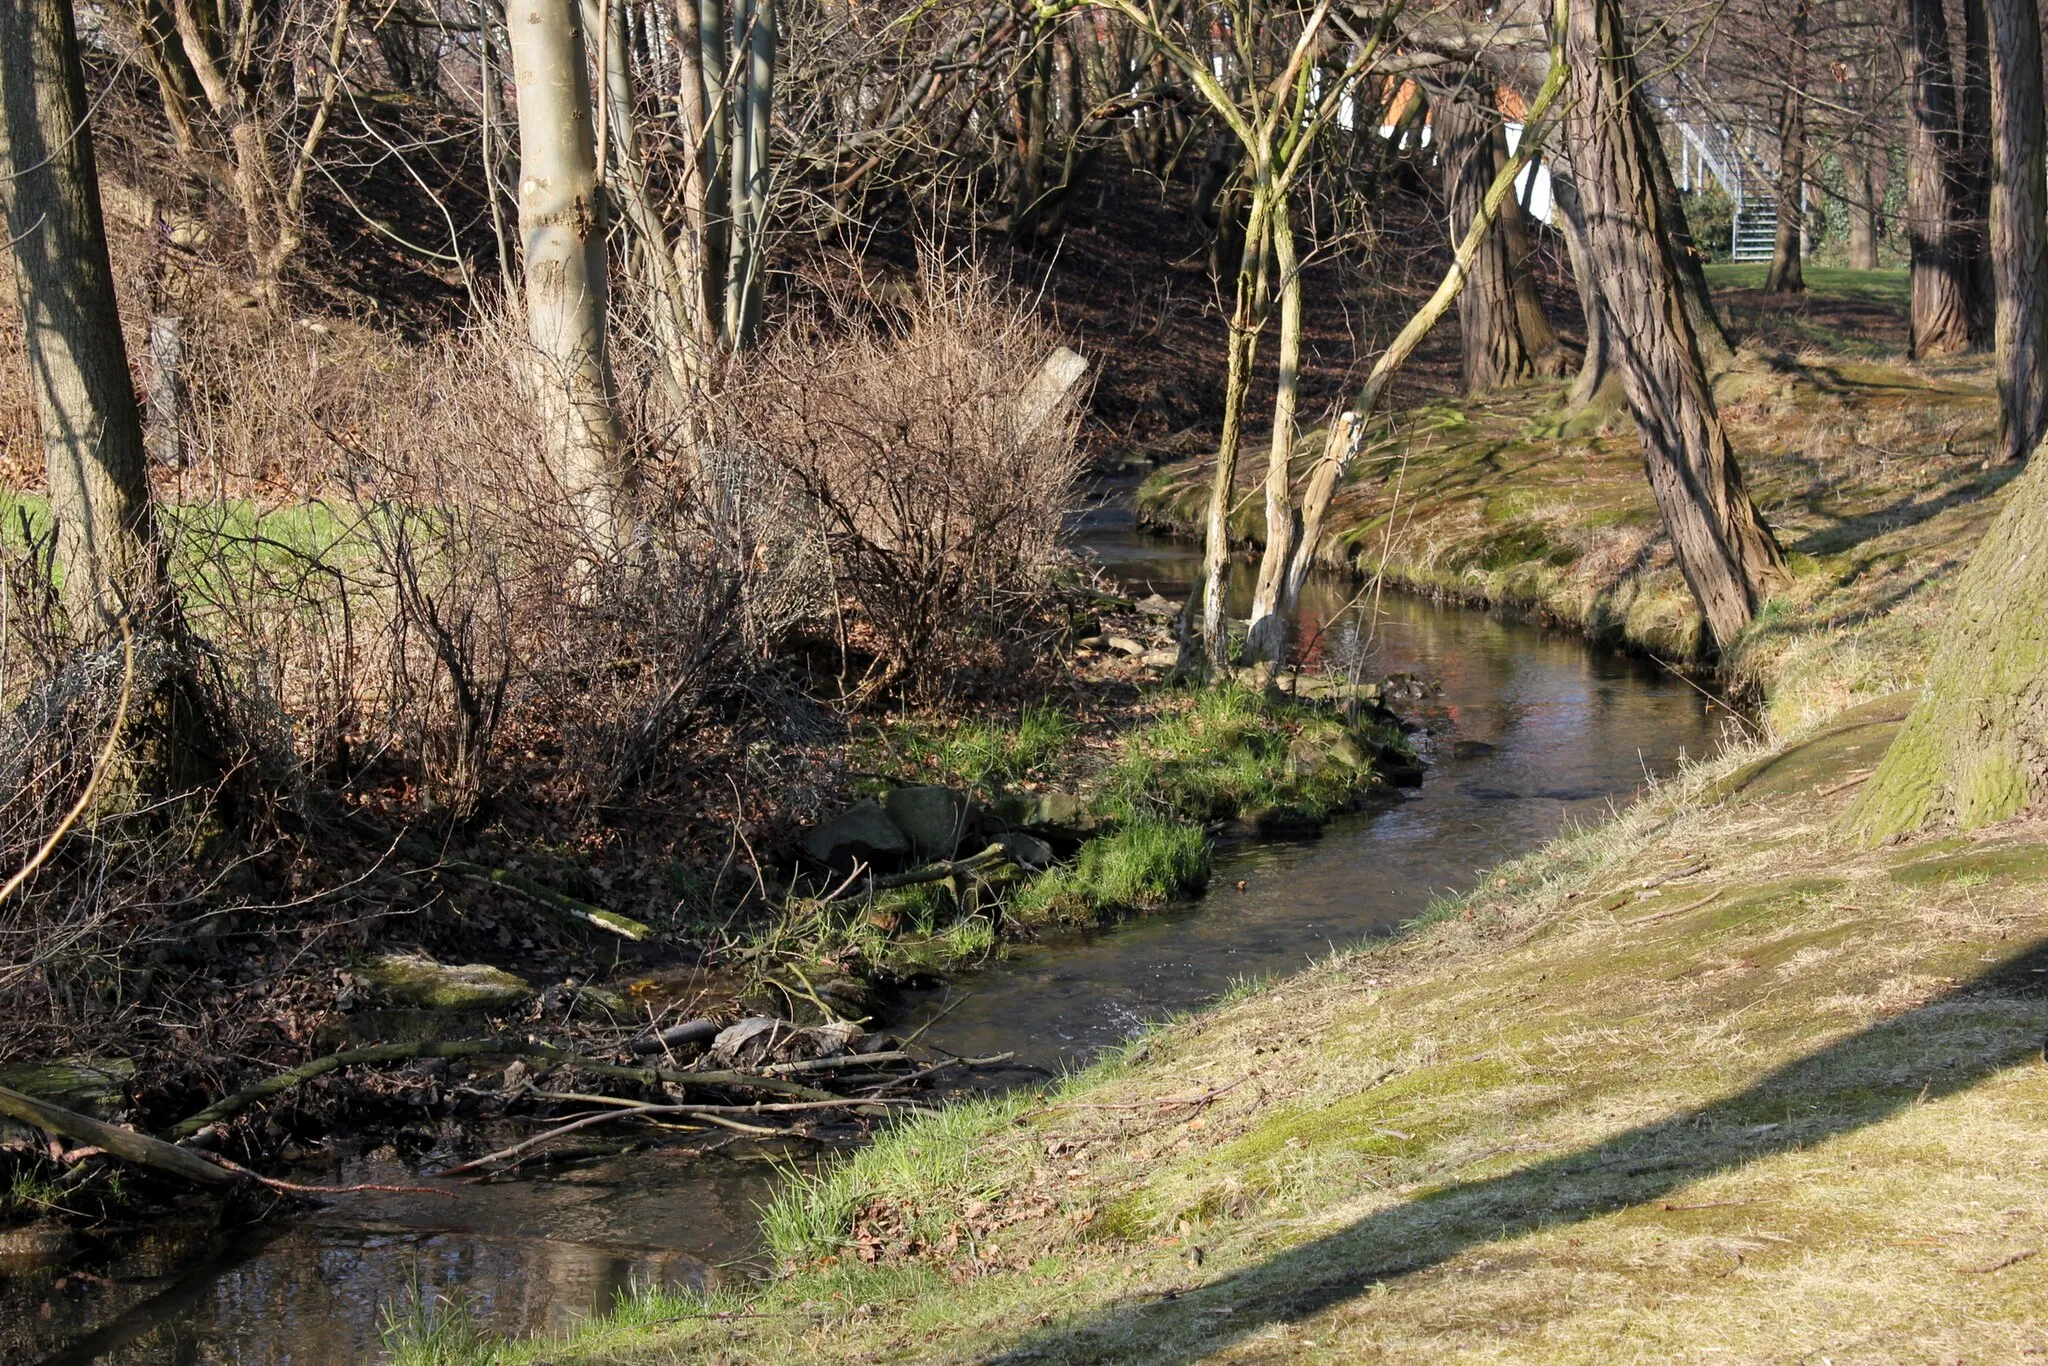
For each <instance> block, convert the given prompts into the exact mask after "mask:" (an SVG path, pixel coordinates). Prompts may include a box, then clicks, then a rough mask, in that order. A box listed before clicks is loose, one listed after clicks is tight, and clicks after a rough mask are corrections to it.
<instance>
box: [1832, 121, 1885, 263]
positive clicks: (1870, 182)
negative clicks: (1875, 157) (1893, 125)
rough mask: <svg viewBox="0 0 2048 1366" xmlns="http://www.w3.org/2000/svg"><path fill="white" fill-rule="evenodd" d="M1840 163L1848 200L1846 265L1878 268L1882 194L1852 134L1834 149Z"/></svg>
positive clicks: (1865, 157) (1867, 160)
mask: <svg viewBox="0 0 2048 1366" xmlns="http://www.w3.org/2000/svg"><path fill="white" fill-rule="evenodd" d="M1835 155H1836V157H1837V159H1839V160H1840V161H1841V163H1842V185H1843V189H1844V191H1845V197H1846V198H1847V199H1848V201H1849V268H1850V269H1851V270H1876V269H1877V228H1878V217H1879V214H1880V213H1881V212H1882V208H1883V200H1884V194H1883V192H1882V191H1880V190H1879V189H1878V186H1877V183H1876V181H1877V177H1876V176H1874V175H1873V174H1872V173H1871V166H1872V159H1871V157H1870V155H1869V154H1868V153H1867V152H1866V151H1865V150H1864V149H1863V148H1861V147H1858V146H1857V145H1856V141H1855V139H1854V138H1853V137H1849V138H1844V139H1843V140H1842V144H1841V146H1840V147H1838V148H1837V149H1836V150H1835Z"/></svg>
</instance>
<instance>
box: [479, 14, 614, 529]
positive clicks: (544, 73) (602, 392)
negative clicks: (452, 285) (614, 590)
mask: <svg viewBox="0 0 2048 1366" xmlns="http://www.w3.org/2000/svg"><path fill="white" fill-rule="evenodd" d="M506 19H507V24H506V34H507V36H508V38H509V40H510V44H511V49H512V73H513V81H514V84H515V87H516V89H517V92H518V103H519V237H520V246H521V249H522V252H523V257H524V262H523V264H524V269H525V275H526V323H527V329H528V333H529V335H530V336H531V337H532V340H533V348H534V357H533V359H534V366H535V372H536V373H535V375H534V388H535V391H536V397H537V398H538V400H539V402H540V404H541V406H542V410H543V417H544V420H545V422H546V426H547V433H548V455H549V458H550V460H551V462H552V463H553V466H554V473H555V476H556V478H558V479H560V480H561V481H562V484H563V487H564V489H565V491H566V492H567V494H568V496H569V498H570V499H571V500H572V501H573V502H574V503H575V504H576V505H577V507H578V509H579V511H580V513H581V515H582V518H583V522H584V526H585V529H586V531H587V532H588V533H589V535H590V538H591V540H592V542H593V545H592V550H593V551H594V552H595V553H597V554H600V555H609V554H612V553H614V552H616V551H617V550H618V548H619V545H618V541H619V536H618V511H619V508H618V505H619V500H620V498H621V496H622V495H623V493H624V491H625V486H626V473H627V472H626V469H625V466H624V459H625V441H624V438H623V436H622V435H621V433H620V430H619V422H618V414H617V410H616V408H615V405H614V397H613V388H612V375H611V365H610V360H609V356H608V354H607V350H606V337H605V323H606V319H605V314H606V308H607V298H606V289H605V250H604V206H603V201H602V199H601V197H600V195H599V192H598V184H597V150H596V130H595V128H594V127H593V118H592V113H591V101H590V79H589V72H588V68H587V66H586V65H585V59H584V47H583V30H582V26H581V24H580V23H579V22H578V15H577V0H533V3H531V4H524V5H518V6H514V7H513V9H512V10H511V11H510V12H509V13H508V14H507V15H506Z"/></svg>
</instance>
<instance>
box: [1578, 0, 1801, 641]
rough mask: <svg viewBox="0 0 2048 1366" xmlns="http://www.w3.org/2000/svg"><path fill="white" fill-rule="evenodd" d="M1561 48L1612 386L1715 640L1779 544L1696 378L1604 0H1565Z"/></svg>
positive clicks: (1769, 585)
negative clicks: (1613, 361)
mask: <svg viewBox="0 0 2048 1366" xmlns="http://www.w3.org/2000/svg"><path fill="white" fill-rule="evenodd" d="M1565 50H1566V54H1567V61H1568V62H1569V64H1570V73H1571V80H1572V84H1573V91H1572V98H1571V100H1570V101H1569V103H1568V105H1567V110H1568V112H1567V114H1566V129H1567V133H1568V136H1569V139H1570V144H1571V162H1572V169H1573V172H1574V173H1575V175H1576V177H1577V183H1578V190H1579V197H1580V201H1581V203H1582V205H1583V207H1584V210H1585V215H1586V224H1587V230H1588V235H1589V238H1590V243H1589V245H1590V248H1591V256H1592V262H1591V266H1592V273H1593V275H1594V277H1595V278H1596V279H1597V280H1598V281H1599V284H1600V295H1601V299H1602V300H1603V302H1605V304H1606V305H1607V309H1608V312H1609V314H1610V316H1611V317H1612V318H1613V320H1614V323H1615V331H1616V333H1617V335H1619V336H1620V337H1621V338H1623V339H1625V343H1626V344H1625V345H1624V346H1623V348H1622V355H1621V372H1622V385H1623V389H1624V391H1625V392H1626V394H1627V396H1628V404H1629V410H1630V412H1631V413H1632V415H1633V416H1634V417H1635V421H1636V426H1637V428H1638V429H1639V431H1640V432H1641V434H1642V442H1643V462H1644V465H1645V467H1646V469H1647V471H1648V474H1649V478H1650V487H1651V490H1652V492H1653V493H1654V494H1655V495H1656V498H1657V506H1658V509H1659V510H1660V511H1661V512H1662V513H1663V517H1664V526H1665V530H1666V532H1667V534H1668V535H1669V536H1670V538H1671V545H1672V549H1673V551H1674V552H1675V553H1676V555H1677V558H1678V566H1679V569H1680V571H1681V572H1682V573H1683V574H1684V575H1685V580H1686V583H1687V585H1688V586H1689V587H1691V589H1692V592H1693V596H1694V597H1695V598H1696V599H1697V600H1698V602H1699V605H1700V611H1701V614H1702V615H1703V616H1704V617H1705V619H1706V625H1707V630H1708V631H1709V632H1710V633H1711V635H1712V637H1713V639H1714V641H1715V643H1716V644H1718V645H1721V646H1724V647H1725V646H1727V645H1728V644H1729V643H1731V642H1732V641H1733V640H1734V639H1735V637H1736V636H1737V635H1738V634H1739V633H1740V632H1741V630H1742V628H1743V627H1744V626H1746V625H1748V623H1749V621H1750V619H1751V618H1752V617H1753V616H1754V615H1755V613H1756V609H1757V608H1758V607H1759V606H1760V605H1761V604H1762V602H1763V600H1764V599H1765V598H1766V597H1767V596H1768V595H1769V594H1770V592H1771V591H1772V590H1773V589H1774V588H1776V587H1777V586H1778V585H1780V584H1781V583H1782V582H1783V581H1784V579H1785V561H1784V556H1783V553H1782V552H1781V551H1780V550H1779V549H1778V545H1777V542H1776V541H1775V540H1774V539H1773V538H1772V536H1771V533H1770V530H1769V528H1767V527H1766V526H1765V525H1764V521H1763V518H1762V517H1761V516H1760V515H1758V513H1757V510H1756V507H1755V505H1754V504H1752V503H1751V502H1750V500H1749V494H1748V492H1747V491H1746V490H1745V489H1744V487H1743V483H1742V473H1741V470H1740V469H1739V468H1738V467H1737V465H1736V463H1735V454H1734V451H1733V450H1732V449H1731V447H1730V445H1729V442H1728V433H1727V431H1726V429H1725V428H1724V427H1723V426H1722V423H1721V415H1720V411H1719V409H1718V408H1717V407H1716V406H1715V403H1714V392H1713V389H1712V388H1711V387H1710V386H1709V384H1708V383H1707V376H1706V368H1705V366H1704V364H1703V363H1702V360H1701V357H1700V351H1699V343H1698V340H1697V338H1696V335H1695V333H1694V331H1693V326H1692V322H1691V320H1690V318H1689V317H1688V315H1687V309H1686V301H1685V298H1684V294H1683V291H1682V288H1681V285H1680V277H1679V269H1678V265H1677V263H1676V262H1675V261H1674V260H1673V256H1674V254H1675V252H1676V251H1677V250H1678V247H1677V244H1676V243H1675V241H1674V236H1673V233H1672V231H1671V228H1670V226H1669V225H1668V224H1667V223H1666V221H1665V219H1664V217H1663V213H1662V207H1663V206H1662V205H1661V203H1660V202H1659V201H1660V199H1661V196H1660V195H1659V194H1658V192H1657V181H1656V172H1655V166H1654V163H1655V162H1658V161H1661V159H1662V153H1661V150H1659V149H1657V148H1656V147H1655V144H1654V141H1653V140H1652V139H1650V138H1648V137H1647V136H1646V134H1647V133H1649V131H1650V130H1651V124H1650V122H1649V120H1648V118H1647V117H1646V116H1645V115H1644V113H1643V112H1642V111H1641V110H1639V109H1635V108H1632V106H1633V105H1634V104H1635V103H1636V102H1637V101H1638V100H1639V99H1640V96H1639V94H1638V77H1637V75H1636V71H1635V64H1634V62H1633V61H1632V60H1631V59H1630V57H1629V55H1628V53H1629V47H1628V46H1627V39H1626V34H1625V30H1624V28H1623V24H1622V18H1621V9H1620V5H1619V3H1618V0H1590V2H1589V3H1585V4H1581V5H1578V6H1575V7H1574V8H1573V9H1572V12H1571V15H1570V17H1569V19H1568V21H1567V42H1566V49H1565ZM1666 169H1667V171H1668V167H1667V168H1666Z"/></svg>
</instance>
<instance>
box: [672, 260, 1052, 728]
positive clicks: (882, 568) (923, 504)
mask: <svg viewBox="0 0 2048 1366" xmlns="http://www.w3.org/2000/svg"><path fill="white" fill-rule="evenodd" d="M1057 345H1058V341H1057V338H1055V337H1054V336H1053V335H1052V334H1051V332H1050V331H1049V329H1047V328H1046V327H1045V326H1044V324H1042V323H1041V322H1039V321H1038V320H1037V319H1036V318H1034V317H1033V316H1032V315H1031V314H1030V313H1029V312H1028V311H1026V310H1025V309H1024V308H1023V307H1022V306H1021V305H1020V304H1018V303H1017V302H1016V301H1014V300H1012V299H1009V298H1007V297H1005V296H1004V294H1003V293H1002V292H1001V290H1000V289H999V288H998V286H997V285H996V283H995V282H994V281H993V279H992V278H991V277H990V276H989V275H987V274H986V273H984V272H981V271H977V270H961V269H957V268H947V267H945V266H943V265H942V264H940V263H939V262H938V261H937V260H936V258H932V257H927V259H926V262H925V267H924V270H923V272H922V274H921V276H920V281H919V288H918V290H917V291H916V293H915V294H914V296H913V297H912V298H911V299H910V300H909V302H908V304H907V306H905V307H903V308H902V309H901V310H900V311H888V312H881V311H870V310H868V309H866V308H864V307H860V306H841V307H839V308H838V309H836V310H834V311H833V313H832V314H830V315H828V316H823V317H821V316H818V315H815V314H813V315H800V316H798V317H796V318H794V319H792V320H790V321H789V322H788V323H787V324H786V325H785V326H784V327H783V328H782V329H781V330H780V331H779V332H778V333H777V334H776V335H775V336H774V337H773V338H772V339H771V340H770V341H769V342H768V344H767V345H766V346H765V347H764V348H763V350H762V352H761V354H760V355H759V356H758V357H757V358H756V359H754V360H753V361H752V362H751V364H750V366H749V370H748V374H747V377H746V378H745V380H744V381H743V382H741V383H736V384H735V385H733V386H732V387H731V388H730V389H728V390H727V391H726V392H725V393H724V394H723V395H722V396H721V400H720V403H719V405H718V407H717V410H716V416H715V419H714V421H713V422H712V423H711V424H710V426H711V429H712V430H713V431H714V433H716V435H717V438H718V441H719V442H720V444H721V445H723V446H724V447H726V448H728V449H730V450H733V451H736V452H739V453H741V454H742V455H744V456H745V457H746V458H750V459H753V460H756V461H759V462H763V463H766V464H768V465H772V466H775V467H778V468H781V469H785V470H787V471H789V473H790V475H791V477H792V478H793V479H794V480H795V481H796V483H797V486H798V487H799V488H800V489H801V490H802V492H803V494H804V495H805V496H806V498H807V499H808V500H809V502H810V504H811V505H812V506H813V507H814V508H815V509H816V516H817V518H818V520H819V522H820V524H821V526H822V528H823V533H824V536H825V539H826V543H827V545H828V546H829V547H830V550H831V564H832V571H833V574H834V577H835V579H836V582H837V586H838V589H839V591H840V593H841V595H842V596H843V597H844V598H845V600H846V601H847V602H848V603H849V604H850V605H851V607H852V608H853V611H854V614H855V617H856V621H855V627H856V629H857V631H858V632H859V633H860V635H861V636H864V639H863V638H852V639H851V640H850V643H851V644H853V645H855V646H857V647H865V650H866V652H867V653H868V654H869V656H870V658H871V660H872V667H871V668H870V669H869V671H868V673H867V676H866V678H865V679H864V680H863V681H862V683H861V684H860V685H859V687H858V688H857V689H856V691H857V692H859V693H861V694H872V693H874V692H877V691H879V690H882V689H885V688H888V687H890V686H893V685H895V684H898V683H899V682H900V683H905V684H909V685H911V686H928V685H930V684H932V683H933V682H935V681H936V680H938V679H940V678H942V677H945V676H946V675H947V674H949V673H950V672H951V671H953V670H956V669H958V668H960V667H961V666H962V665H963V664H974V663H979V664H983V665H985V666H988V667H992V668H999V667H1004V666H1008V665H1013V664H1015V663H1016V662H1018V660H1019V659H1020V658H1023V657H1028V656H1029V655H1030V654H1031V653H1032V652H1033V650H1032V646H1033V643H1034V642H1033V640H1032V634H1033V633H1032V631H1031V624H1032V622H1033V618H1034V617H1035V616H1036V614H1037V613H1038V612H1039V611H1040V609H1041V608H1042V607H1043V605H1044V602H1045V593H1044V589H1045V570H1046V568H1047V567H1048V566H1049V565H1050V564H1052V563H1053V562H1054V560H1055V559H1056V544H1057V539H1058V535H1059V530H1060V525H1061V522H1062V519H1063V518H1064V517H1065V516H1066V514H1067V512H1068V511H1069V510H1070V509H1071V507H1072V502H1073V489H1074V481H1075V479H1076V477H1077V474H1078V472H1079V458H1078V456H1077V454H1076V449H1075V440H1074V436H1075V427H1076V424H1077V422H1078V413H1077V412H1076V411H1074V410H1073V409H1072V408H1071V407H1070V408H1069V409H1068V410H1066V411H1061V412H1057V413H1054V414H1052V415H1051V416H1050V418H1049V419H1045V420H1040V421H1030V420H1027V418H1026V415H1024V414H1022V413H1020V411H1019V405H1018V396H1019V393H1020V391H1021V390H1022V389H1023V388H1024V386H1025V385H1026V383H1028V382H1029V380H1030V379H1031V377H1032V376H1033V375H1034V374H1035V373H1036V371H1037V370H1038V367H1039V366H1040V365H1041V364H1042V363H1043V361H1044V360H1045V358H1046V356H1047V355H1048V354H1049V353H1051V351H1052V350H1053V349H1054V348H1055V347H1056V346H1057Z"/></svg>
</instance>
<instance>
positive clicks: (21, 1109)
mask: <svg viewBox="0 0 2048 1366" xmlns="http://www.w3.org/2000/svg"><path fill="white" fill-rule="evenodd" d="M0 1115H6V1116H7V1117H8V1118H9V1119H13V1120H19V1121H20V1122H21V1123H23V1124H30V1125H33V1126H35V1127H36V1128H38V1129H41V1130H44V1131H45V1132H47V1133H53V1134H60V1135H62V1136H63V1137H65V1138H72V1139H77V1140H78V1141H79V1142H81V1143H89V1144H91V1145H93V1146H94V1147H97V1148H101V1149H104V1150H105V1151H106V1152H108V1153H110V1154H112V1155H113V1156H115V1157H118V1158H121V1159H122V1160H123V1161H127V1162H133V1163H135V1164H136V1165H137V1166H142V1167H149V1168H152V1169H154V1170H156V1171H160V1172H165V1173H167V1174H169V1175H171V1176H176V1177H181V1178H183V1179H184V1180H186V1181H190V1182H193V1183H194V1184H195V1185H201V1186H235V1185H240V1184H241V1181H242V1177H241V1176H240V1175H237V1174H236V1173H234V1172H231V1171H227V1170H225V1169H224V1168H221V1167H219V1166H216V1165H214V1164H213V1163H211V1162H208V1161H207V1160H206V1159H205V1158H203V1157H201V1156H199V1154H197V1153H194V1152H188V1151H186V1150H185V1149H183V1148H180V1147H177V1146H175V1145H173V1144H170V1143H165V1142H162V1141H161V1140H158V1139H154V1138H151V1137H150V1136H149V1135H148V1134H139V1133H137V1132H135V1130H133V1129H123V1128H121V1127H120V1126H119V1125H115V1124H105V1123H102V1122H101V1121H99V1120H97V1119H93V1118H91V1117H90V1116H87V1115H81V1114H79V1113H78V1112H77V1111H75V1110H67V1109H65V1108H64V1107H63V1106H61V1105H52V1104H50V1103H49V1102H48V1101H44V1100H37V1099H36V1098H35V1097H34V1096H25V1095H23V1094H22V1093H21V1092H19V1091H10V1090H8V1089H7V1088H6V1087H4V1086H0Z"/></svg>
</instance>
